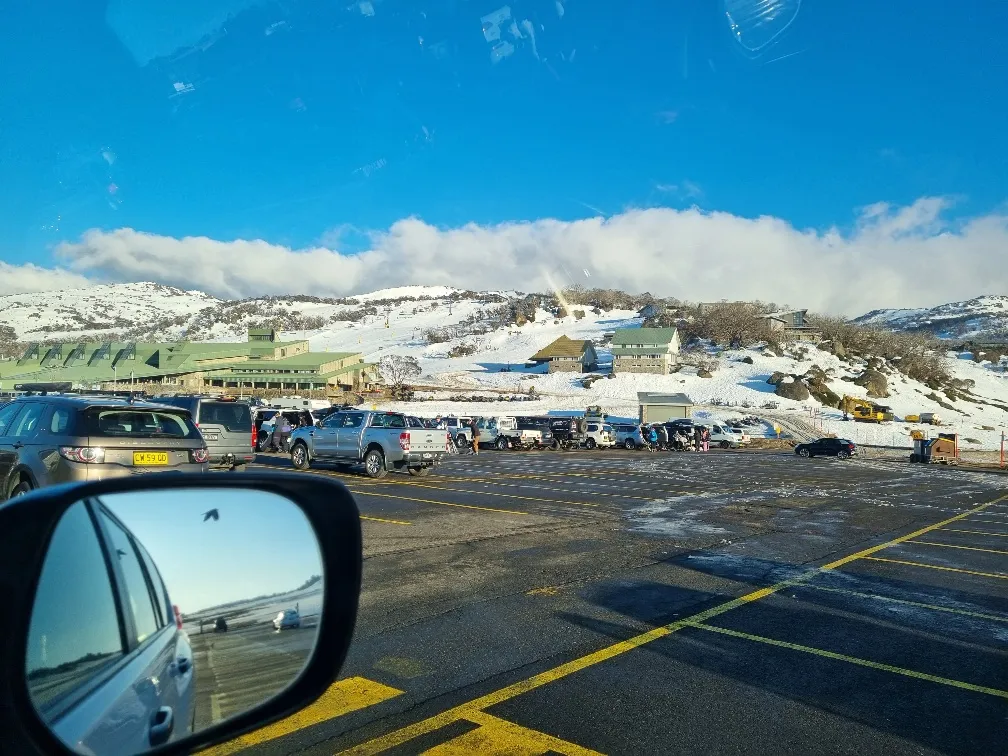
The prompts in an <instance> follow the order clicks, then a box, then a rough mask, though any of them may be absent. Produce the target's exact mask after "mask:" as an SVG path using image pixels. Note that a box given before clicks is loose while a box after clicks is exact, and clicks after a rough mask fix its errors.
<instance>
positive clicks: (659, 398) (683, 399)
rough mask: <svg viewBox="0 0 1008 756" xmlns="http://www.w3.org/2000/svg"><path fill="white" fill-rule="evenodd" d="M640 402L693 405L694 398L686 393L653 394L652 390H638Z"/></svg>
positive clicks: (681, 405) (638, 401) (638, 400)
mask: <svg viewBox="0 0 1008 756" xmlns="http://www.w3.org/2000/svg"><path fill="white" fill-rule="evenodd" d="M637 403H638V404H664V405H673V406H677V407H692V406H693V400H692V399H690V398H689V397H688V396H686V394H653V393H651V392H650V391H638V392H637Z"/></svg>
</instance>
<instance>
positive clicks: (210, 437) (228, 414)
mask: <svg viewBox="0 0 1008 756" xmlns="http://www.w3.org/2000/svg"><path fill="white" fill-rule="evenodd" d="M154 401H156V402H158V403H161V404H170V405H172V406H174V407H182V408H183V409H186V410H188V411H189V414H190V415H192V418H193V421H194V422H195V423H196V427H197V428H199V429H200V432H201V433H202V434H203V439H204V440H205V441H206V445H207V449H208V450H209V451H210V465H211V466H212V467H227V468H230V469H232V470H235V469H241V468H243V467H244V466H245V465H246V464H248V463H249V462H254V461H255V449H256V443H255V438H254V436H255V430H254V428H255V424H254V423H253V421H252V408H251V407H250V406H249V403H248V402H243V401H237V400H235V399H226V398H222V397H219V396H199V395H178V396H159V397H157V398H156V399H155V400H154Z"/></svg>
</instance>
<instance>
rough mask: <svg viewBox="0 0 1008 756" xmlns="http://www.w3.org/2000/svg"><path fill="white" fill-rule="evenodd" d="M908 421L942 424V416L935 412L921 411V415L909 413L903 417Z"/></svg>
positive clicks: (923, 423)
mask: <svg viewBox="0 0 1008 756" xmlns="http://www.w3.org/2000/svg"><path fill="white" fill-rule="evenodd" d="M903 421H904V422H907V423H920V424H921V425H941V424H942V421H941V418H940V417H938V415H937V414H936V413H934V412H921V413H920V414H919V415H907V416H906V417H904V418H903Z"/></svg>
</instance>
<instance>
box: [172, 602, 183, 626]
mask: <svg viewBox="0 0 1008 756" xmlns="http://www.w3.org/2000/svg"><path fill="white" fill-rule="evenodd" d="M171 608H172V611H173V612H174V613H175V628H176V629H177V630H181V629H182V612H180V611H179V608H178V604H172V605H171Z"/></svg>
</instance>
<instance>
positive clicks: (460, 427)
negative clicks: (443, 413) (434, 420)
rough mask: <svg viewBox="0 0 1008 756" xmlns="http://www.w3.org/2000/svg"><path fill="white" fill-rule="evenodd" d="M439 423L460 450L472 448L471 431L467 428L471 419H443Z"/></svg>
mask: <svg viewBox="0 0 1008 756" xmlns="http://www.w3.org/2000/svg"><path fill="white" fill-rule="evenodd" d="M441 421H442V422H443V423H444V426H445V430H447V431H448V432H449V433H450V434H451V437H452V438H453V439H455V443H456V444H457V445H458V447H459V448H460V449H461V448H463V447H465V446H472V429H470V427H469V423H471V422H472V418H471V417H443V418H441Z"/></svg>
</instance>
